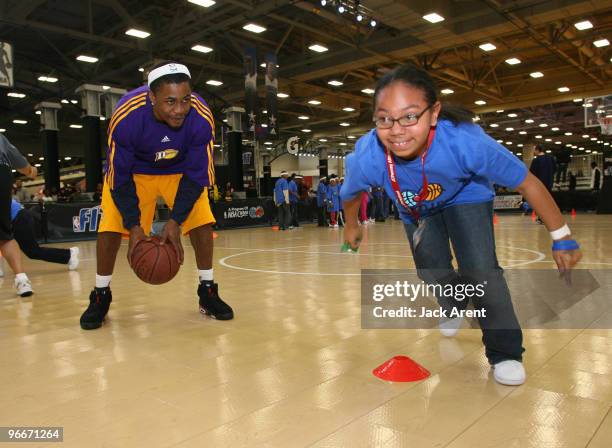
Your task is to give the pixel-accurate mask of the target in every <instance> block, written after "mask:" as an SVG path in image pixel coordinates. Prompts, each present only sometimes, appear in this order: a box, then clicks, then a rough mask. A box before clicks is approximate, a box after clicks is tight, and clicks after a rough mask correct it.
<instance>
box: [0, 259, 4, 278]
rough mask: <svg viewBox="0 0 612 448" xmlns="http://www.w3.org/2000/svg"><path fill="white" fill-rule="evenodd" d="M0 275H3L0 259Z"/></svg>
mask: <svg viewBox="0 0 612 448" xmlns="http://www.w3.org/2000/svg"><path fill="white" fill-rule="evenodd" d="M0 277H4V270H3V269H2V261H1V260H0Z"/></svg>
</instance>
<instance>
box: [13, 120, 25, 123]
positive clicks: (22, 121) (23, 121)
mask: <svg viewBox="0 0 612 448" xmlns="http://www.w3.org/2000/svg"><path fill="white" fill-rule="evenodd" d="M13 123H15V124H28V122H27V121H26V120H13Z"/></svg>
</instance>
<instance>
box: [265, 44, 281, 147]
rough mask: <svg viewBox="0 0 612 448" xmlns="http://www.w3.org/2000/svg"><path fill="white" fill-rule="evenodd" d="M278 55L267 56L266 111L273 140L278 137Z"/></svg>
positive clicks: (269, 133)
mask: <svg viewBox="0 0 612 448" xmlns="http://www.w3.org/2000/svg"><path fill="white" fill-rule="evenodd" d="M277 64H278V62H277V60H276V55H275V54H272V53H268V54H266V110H267V111H268V135H269V137H271V138H274V137H277V136H278V121H277V109H278V105H277V102H278V97H277V96H276V95H277V94H278V67H277Z"/></svg>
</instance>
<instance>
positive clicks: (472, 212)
mask: <svg viewBox="0 0 612 448" xmlns="http://www.w3.org/2000/svg"><path fill="white" fill-rule="evenodd" d="M404 227H405V229H406V234H407V235H408V241H409V242H410V249H411V250H412V255H413V257H414V262H415V264H416V267H417V273H418V276H419V278H420V279H421V280H423V281H424V282H426V283H434V284H436V283H439V284H442V285H446V284H457V283H463V284H467V283H471V284H477V283H480V284H482V283H484V282H486V283H485V284H486V287H485V294H484V295H483V296H482V297H480V298H477V297H472V302H473V305H474V308H475V309H476V308H482V309H484V310H485V311H486V317H481V318H479V319H478V322H479V324H480V328H481V329H482V342H483V343H484V346H485V351H486V355H487V358H488V360H489V362H490V363H491V364H497V363H498V362H501V361H504V360H508V359H514V360H517V361H521V360H522V354H523V352H524V351H525V349H524V348H523V346H522V344H523V333H522V331H521V327H520V325H519V323H518V320H517V318H516V314H515V313H514V308H513V307H512V301H511V299H510V291H509V289H508V285H507V284H506V280H505V279H504V276H503V270H502V268H501V267H500V266H499V264H498V262H497V255H496V254H495V236H494V233H493V203H492V202H485V203H479V204H459V205H454V206H451V207H448V208H446V209H444V210H442V211H440V212H438V213H436V214H434V215H432V216H429V217H427V218H424V219H422V220H421V223H420V224H419V226H418V227H417V226H416V225H414V224H404ZM417 229H418V231H417ZM451 244H452V246H453V251H454V253H455V256H456V257H457V265H458V268H459V269H458V271H456V270H455V269H454V268H453V266H452V259H453V257H452V255H451V250H450V245H451ZM438 302H439V303H440V306H442V307H443V308H445V309H449V308H452V307H457V308H459V309H465V308H466V307H467V302H468V301H467V300H463V301H457V300H454V299H452V298H451V299H445V298H438Z"/></svg>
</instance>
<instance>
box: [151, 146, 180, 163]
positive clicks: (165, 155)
mask: <svg viewBox="0 0 612 448" xmlns="http://www.w3.org/2000/svg"><path fill="white" fill-rule="evenodd" d="M178 153H179V152H178V149H164V150H163V151H158V152H156V153H155V161H156V162H158V161H160V160H171V159H174V158H175V157H176V156H177V155H178Z"/></svg>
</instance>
